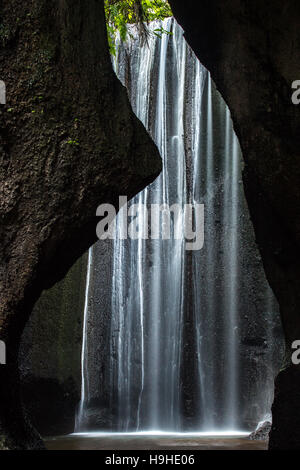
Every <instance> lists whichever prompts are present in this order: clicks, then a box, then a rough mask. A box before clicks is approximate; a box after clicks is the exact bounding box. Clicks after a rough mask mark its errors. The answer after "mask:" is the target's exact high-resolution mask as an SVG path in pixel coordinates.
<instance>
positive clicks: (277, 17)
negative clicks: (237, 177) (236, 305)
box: [170, 0, 300, 449]
mask: <svg viewBox="0 0 300 470" xmlns="http://www.w3.org/2000/svg"><path fill="white" fill-rule="evenodd" d="M170 5H171V7H172V9H173V13H174V16H175V18H176V19H177V21H178V22H179V23H180V24H181V25H182V27H183V29H184V30H185V37H186V39H187V41H188V43H189V44H190V45H191V47H192V49H193V50H194V52H195V53H196V55H197V56H198V58H199V59H200V61H201V62H202V63H203V64H204V65H205V66H206V67H207V68H208V70H209V71H210V72H211V74H212V78H213V80H214V81H215V83H216V85H217V88H218V90H219V91H220V93H221V94H222V96H223V98H224V99H225V101H226V103H227V105H228V106H229V109H230V111H231V115H232V119H233V123H234V128H235V131H236V133H237V136H238V138H239V141H240V145H241V149H242V152H243V157H244V160H245V168H244V173H243V180H244V187H245V193H246V198H247V202H248V206H249V210H250V214H251V218H252V222H253V225H254V229H255V234H256V240H257V243H258V246H259V249H260V252H261V255H262V259H263V264H264V268H265V272H266V275H267V278H268V281H269V283H270V285H271V287H272V289H273V291H274V293H275V295H276V297H277V300H278V302H279V305H280V311H281V317H282V322H283V327H284V331H285V337H286V351H287V355H286V360H285V365H284V369H285V370H283V371H282V372H280V374H279V376H278V378H277V380H276V388H275V401H274V404H273V426H272V431H271V435H270V448H271V449H277V448H299V446H300V444H299V443H300V411H299V407H298V406H296V403H297V397H298V393H299V392H298V390H299V388H300V370H299V366H295V365H293V364H291V363H290V355H291V344H292V342H293V340H295V339H299V338H300V319H299V311H300V267H299V262H298V260H299V255H300V218H299V213H300V211H299V210H300V164H299V144H300V136H299V125H300V117H299V107H297V106H295V105H294V104H293V103H292V101H291V96H292V89H291V85H292V82H293V81H294V80H297V79H299V78H300V69H299V63H300V47H299V45H300V30H299V24H300V4H299V2H297V1H295V0H292V1H288V2H284V3H283V2H281V1H279V0H275V1H267V0H266V1H264V2H261V1H258V0H252V1H251V2H248V1H242V0H226V1H219V0H213V1H211V0H201V1H199V2H194V1H192V0H187V1H185V2H181V1H179V0H170Z"/></svg>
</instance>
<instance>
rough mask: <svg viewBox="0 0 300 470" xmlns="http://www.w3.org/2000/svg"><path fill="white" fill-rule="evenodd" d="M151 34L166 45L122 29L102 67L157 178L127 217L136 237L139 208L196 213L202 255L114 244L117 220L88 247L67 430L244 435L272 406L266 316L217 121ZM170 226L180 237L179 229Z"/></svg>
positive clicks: (272, 349)
mask: <svg viewBox="0 0 300 470" xmlns="http://www.w3.org/2000/svg"><path fill="white" fill-rule="evenodd" d="M161 26H163V28H164V29H165V30H166V31H169V32H170V34H162V36H161V38H160V37H158V36H157V35H155V34H151V35H150V36H149V37H148V39H147V41H145V40H143V39H141V38H140V37H139V35H138V33H137V32H136V31H135V29H134V27H132V28H131V38H130V39H129V40H128V42H127V43H126V44H123V43H118V44H117V54H116V57H115V58H114V59H113V61H114V67H115V71H116V74H117V75H118V77H119V78H120V80H121V81H122V83H123V84H124V85H125V86H126V87H127V89H128V94H129V98H130V101H131V103H132V107H133V109H134V111H135V113H136V115H137V116H138V117H139V118H140V119H141V121H142V122H143V123H144V125H145V127H146V128H147V129H148V131H149V133H150V134H151V136H152V137H153V139H154V141H155V142H156V144H157V146H158V148H159V150H160V153H161V157H162V160H163V171H162V173H161V175H160V176H159V177H158V178H157V179H156V181H155V182H154V183H153V184H151V185H150V186H149V187H147V188H146V189H145V190H144V191H143V192H141V193H140V194H138V195H137V196H136V197H135V198H134V201H133V203H134V204H135V207H134V214H135V218H136V223H137V225H138V226H139V227H142V226H143V224H145V222H146V221H147V215H148V214H147V212H146V211H145V210H144V209H143V208H144V207H145V206H146V207H149V206H150V204H154V203H159V204H169V205H172V204H174V203H177V204H179V205H180V206H181V207H182V208H183V206H184V204H186V203H202V204H204V207H205V209H204V214H205V215H204V217H205V219H204V221H205V222H204V227H205V230H204V246H203V248H202V249H201V250H198V251H197V250H195V251H188V250H186V240H185V238H184V236H183V235H182V237H181V238H180V239H174V238H171V240H162V239H157V240H153V239H150V238H149V239H142V238H141V237H139V238H138V239H136V240H133V239H128V240H123V239H122V236H121V234H122V233H123V230H124V226H123V225H124V224H125V223H126V219H125V218H124V217H123V216H124V214H122V211H123V210H122V209H121V211H120V212H119V214H118V216H117V237H116V239H115V240H114V241H112V242H111V244H110V245H109V249H108V250H107V251H108V252H109V255H104V254H103V252H104V250H103V243H104V242H101V241H99V242H98V243H97V244H96V245H95V246H94V247H93V248H91V249H90V254H89V261H88V272H87V287H86V303H85V312H84V313H85V314H84V331H83V336H84V338H83V349H82V397H81V404H80V409H79V413H78V416H77V424H76V430H77V431H86V430H101V429H106V430H107V429H108V430H114V431H118V432H128V431H147V430H164V431H170V432H175V431H177V432H178V431H216V430H218V431H220V430H224V431H225V430H232V431H234V430H239V429H251V428H253V427H255V425H256V424H257V423H258V422H259V421H261V420H263V419H264V417H265V416H266V415H267V414H268V413H269V411H270V405H271V402H272V390H273V378H274V374H275V372H276V367H278V364H279V363H280V351H281V349H280V348H281V347H282V343H281V336H280V322H279V315H278V309H277V304H276V301H275V299H274V297H273V294H272V292H271V290H270V289H269V287H268V285H267V282H266V280H265V278H264V273H263V269H262V265H261V261H260V257H259V254H258V251H257V248H256V246H255V239H254V234H253V229H252V225H251V222H250V218H249V214H248V210H247V205H246V202H245V198H244V194H243V186H242V176H241V172H242V165H243V163H242V156H241V152H240V148H239V144H238V141H237V138H236V136H235V134H234V131H233V127H232V122H231V117H230V113H229V110H228V108H227V107H226V104H225V103H224V101H223V100H222V98H221V97H220V95H219V93H218V92H217V90H216V89H215V86H214V84H213V82H212V80H211V78H210V74H209V73H208V72H207V70H206V69H205V68H204V67H203V66H202V65H201V64H200V62H199V61H198V60H197V58H196V57H195V56H194V54H193V52H192V51H191V49H190V48H189V47H188V46H187V44H186V42H185V40H184V38H183V32H182V30H181V28H180V27H179V26H178V25H177V23H176V22H175V21H174V20H173V19H172V18H169V19H166V20H165V21H164V22H163V23H160V22H154V23H152V24H151V25H150V29H151V30H152V32H155V30H157V29H159V28H161ZM172 221H173V219H172V220H171V223H172V230H173V231H174V230H179V232H180V233H181V232H182V224H183V217H182V218H181V219H179V221H177V224H179V226H176V227H175V226H174V223H173V222H172ZM101 243H102V248H101V247H100V244H101ZM101 250H102V251H101ZM100 252H101V253H102V254H103V256H102V258H101V256H100V255H99V256H98V257H97V253H100ZM105 256H107V259H108V258H109V260H110V261H109V262H107V263H108V264H107V266H108V267H107V269H106V271H105V269H102V268H101V269H100V268H99V266H100V264H99V263H101V262H102V263H103V265H105V261H103V260H105ZM109 263H111V264H109ZM104 271H105V273H106V274H103V272H104ZM107 286H109V287H107ZM106 291H107V293H106ZM99 292H101V294H99ZM105 293H106V294H105ZM100 295H101V307H99V306H98V307H97V302H96V300H95V299H96V298H97V296H100ZM105 295H106V297H107V298H106V299H105V300H103V296H105ZM100 319H101V320H100ZM104 319H106V320H105V321H104ZM96 331H98V333H97V334H96ZM276 335H277V337H276ZM275 337H276V341H275ZM99 338H100V339H99ZM276 342H277V346H276V344H275V343H276ZM101 348H102V349H103V350H105V352H106V354H105V358H104V359H103V356H104V355H102V356H101V353H100V352H99V349H101ZM276 348H277V349H276ZM95 351H96V353H95ZM276 351H277V356H276ZM94 357H98V360H97V361H96V360H95V359H94ZM276 357H277V358H278V359H276Z"/></svg>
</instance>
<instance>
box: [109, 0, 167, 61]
mask: <svg viewBox="0 0 300 470" xmlns="http://www.w3.org/2000/svg"><path fill="white" fill-rule="evenodd" d="M104 4H105V14H106V22H107V32H108V42H109V48H110V52H111V54H113V55H114V54H115V37H116V34H117V33H119V34H120V38H121V40H122V41H126V39H127V35H128V28H127V25H128V24H136V25H137V27H138V28H139V31H140V34H141V35H142V37H144V38H146V37H147V35H148V34H149V31H148V29H147V24H148V23H149V22H151V21H154V20H163V19H164V18H167V17H169V16H172V10H171V8H170V5H169V4H168V2H167V1H165V0H105V2H104ZM162 33H167V31H164V30H163V28H159V29H157V30H155V31H154V34H156V35H157V36H161V34H162Z"/></svg>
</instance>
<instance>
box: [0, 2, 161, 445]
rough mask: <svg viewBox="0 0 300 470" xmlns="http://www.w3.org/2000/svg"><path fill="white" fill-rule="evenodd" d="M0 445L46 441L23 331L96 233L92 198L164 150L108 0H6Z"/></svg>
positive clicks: (156, 168)
mask: <svg viewBox="0 0 300 470" xmlns="http://www.w3.org/2000/svg"><path fill="white" fill-rule="evenodd" d="M0 64H1V68H0V76H1V79H2V80H3V81H4V82H5V83H6V88H7V105H6V106H1V108H0V161H1V163H0V220H1V223H0V298H1V301H0V337H1V339H2V340H5V341H6V346H7V355H8V363H7V365H6V366H5V367H1V369H0V443H1V444H0V446H2V447H10V448H13V447H17V448H27V447H34V446H35V445H38V446H39V445H40V440H39V438H38V436H37V435H36V434H35V433H34V431H33V429H32V428H31V426H30V424H29V422H28V420H25V419H24V412H23V408H22V406H21V402H20V396H19V395H20V391H19V386H18V383H19V378H18V371H17V355H18V345H19V341H20V336H21V334H22V331H23V328H24V325H25V323H26V321H27V319H28V317H29V315H30V312H31V310H32V307H33V304H34V303H35V301H36V300H37V299H38V297H39V295H40V293H41V291H42V290H43V289H45V288H49V287H51V286H52V285H53V284H55V282H57V281H59V280H60V279H62V278H63V276H64V275H65V274H66V272H67V271H68V269H69V268H70V267H71V266H72V264H73V263H74V262H75V260H76V259H77V258H79V257H80V256H81V255H82V254H83V253H84V251H86V250H87V248H88V247H89V246H90V245H91V244H92V243H93V242H94V241H95V239H96V234H95V226H96V218H95V211H96V208H97V206H98V205H99V204H100V203H103V202H110V203H115V202H117V197H118V195H119V194H127V195H128V196H129V197H131V196H133V195H134V194H135V193H137V192H138V191H139V190H141V189H142V188H143V187H144V186H146V185H147V184H148V183H149V182H150V181H152V180H153V179H154V178H155V177H156V176H157V175H158V174H159V172H160V170H161V160H160V157H159V154H158V151H157V149H156V147H155V146H154V144H153V143H152V141H151V139H150V138H149V136H148V134H147V133H146V131H145V130H144V128H143V126H142V125H141V123H140V122H139V121H138V120H137V119H136V117H135V116H134V114H133V113H132V111H131V108H130V105H129V103H128V99H127V95H126V92H125V90H124V88H123V87H122V86H121V85H120V83H119V81H118V80H117V79H116V77H115V75H114V73H113V71H112V67H111V62H110V57H109V52H108V47H107V38H106V29H105V20H104V12H103V1H97V0H90V1H89V2H84V1H83V0H72V1H71V0H62V1H60V2H56V1H54V0H50V1H48V0H47V1H46V0H42V1H40V0H39V1H37V0H25V1H24V0H22V1H21V0H11V1H10V2H3V1H1V29H0Z"/></svg>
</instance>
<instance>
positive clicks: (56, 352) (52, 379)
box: [19, 255, 101, 436]
mask: <svg viewBox="0 0 300 470" xmlns="http://www.w3.org/2000/svg"><path fill="white" fill-rule="evenodd" d="M100 263H101V261H100ZM86 270H87V256H86V255H84V256H83V257H81V258H80V259H79V260H78V261H77V262H76V263H75V265H74V266H73V267H72V268H71V269H70V271H69V272H68V274H67V276H66V277H65V278H64V279H63V280H62V281H61V282H59V283H57V284H56V285H55V286H54V287H52V289H50V290H49V291H44V292H43V294H42V296H41V297H40V299H39V300H38V302H37V303H36V305H35V306H34V309H33V312H32V314H31V316H30V319H29V321H28V322H27V324H26V327H25V330H24V333H23V335H22V340H21V346H20V352H19V368H20V375H21V377H20V378H21V391H22V397H23V402H24V406H25V408H26V409H27V410H28V412H29V414H30V417H31V420H32V422H33V424H34V425H35V427H36V428H37V429H38V431H39V432H40V433H41V434H42V435H43V436H44V435H57V434H64V433H71V432H73V431H74V425H75V415H76V411H77V407H78V404H79V401H80V392H81V373H80V372H81V370H80V364H81V345H82V327H83V325H82V323H83V322H82V320H83V312H84V300H85V281H86Z"/></svg>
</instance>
